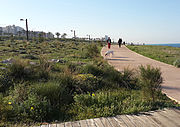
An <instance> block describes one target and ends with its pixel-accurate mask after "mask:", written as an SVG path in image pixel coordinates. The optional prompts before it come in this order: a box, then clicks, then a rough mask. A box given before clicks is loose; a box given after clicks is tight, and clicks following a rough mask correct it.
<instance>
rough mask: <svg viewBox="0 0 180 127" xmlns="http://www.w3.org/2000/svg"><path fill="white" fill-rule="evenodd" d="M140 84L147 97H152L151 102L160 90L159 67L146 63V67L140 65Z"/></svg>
mask: <svg viewBox="0 0 180 127" xmlns="http://www.w3.org/2000/svg"><path fill="white" fill-rule="evenodd" d="M139 69H140V78H139V80H140V85H141V87H142V89H143V91H144V94H145V95H147V97H150V98H152V100H153V102H154V101H155V99H156V94H157V93H160V92H161V85H160V84H161V83H162V77H161V72H160V69H159V68H154V67H151V66H150V65H148V66H147V67H144V66H140V67H139Z"/></svg>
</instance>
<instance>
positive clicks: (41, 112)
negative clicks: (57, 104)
mask: <svg viewBox="0 0 180 127" xmlns="http://www.w3.org/2000/svg"><path fill="white" fill-rule="evenodd" d="M3 102H4V104H6V105H7V106H9V107H11V108H10V109H9V110H10V112H11V114H9V113H8V112H9V111H5V117H6V119H7V120H11V121H16V122H17V121H23V122H32V121H42V120H46V119H47V116H48V113H49V112H50V109H49V108H50V106H49V104H48V101H47V100H46V98H43V97H40V96H39V95H37V94H36V93H35V92H33V91H32V89H30V87H29V86H27V85H25V84H19V85H16V86H15V87H14V89H12V90H10V92H9V96H7V97H4V100H3ZM7 113H8V114H7Z"/></svg>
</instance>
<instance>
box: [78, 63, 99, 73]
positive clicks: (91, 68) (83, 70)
mask: <svg viewBox="0 0 180 127" xmlns="http://www.w3.org/2000/svg"><path fill="white" fill-rule="evenodd" d="M80 73H85V74H93V75H95V76H101V75H103V72H102V70H101V69H100V68H98V66H96V65H93V64H87V65H86V66H84V67H82V68H81V71H80Z"/></svg>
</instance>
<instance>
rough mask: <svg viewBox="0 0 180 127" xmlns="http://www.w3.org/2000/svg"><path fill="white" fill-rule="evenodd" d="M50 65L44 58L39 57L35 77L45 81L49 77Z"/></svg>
mask: <svg viewBox="0 0 180 127" xmlns="http://www.w3.org/2000/svg"><path fill="white" fill-rule="evenodd" d="M51 69H52V63H50V62H49V61H48V59H47V57H46V56H40V58H39V66H37V67H36V72H37V77H38V78H40V79H45V80H47V79H48V78H49V76H50V72H51Z"/></svg>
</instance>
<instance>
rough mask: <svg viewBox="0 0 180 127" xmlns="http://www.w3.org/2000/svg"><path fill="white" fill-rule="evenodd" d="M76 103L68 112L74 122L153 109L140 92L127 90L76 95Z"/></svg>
mask: <svg viewBox="0 0 180 127" xmlns="http://www.w3.org/2000/svg"><path fill="white" fill-rule="evenodd" d="M74 101H75V102H74V103H73V104H72V105H71V109H70V110H69V111H68V113H69V114H70V116H71V117H72V119H73V120H79V119H89V118H95V117H107V116H115V115H117V114H127V113H137V112H140V111H143V110H149V109H151V108H152V107H151V106H152V105H151V104H149V103H148V102H146V101H145V100H143V99H142V98H141V94H140V93H139V92H137V91H127V90H125V89H123V90H120V89H118V90H114V91H102V92H96V93H92V94H90V93H89V94H81V95H76V96H75V97H74Z"/></svg>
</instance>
